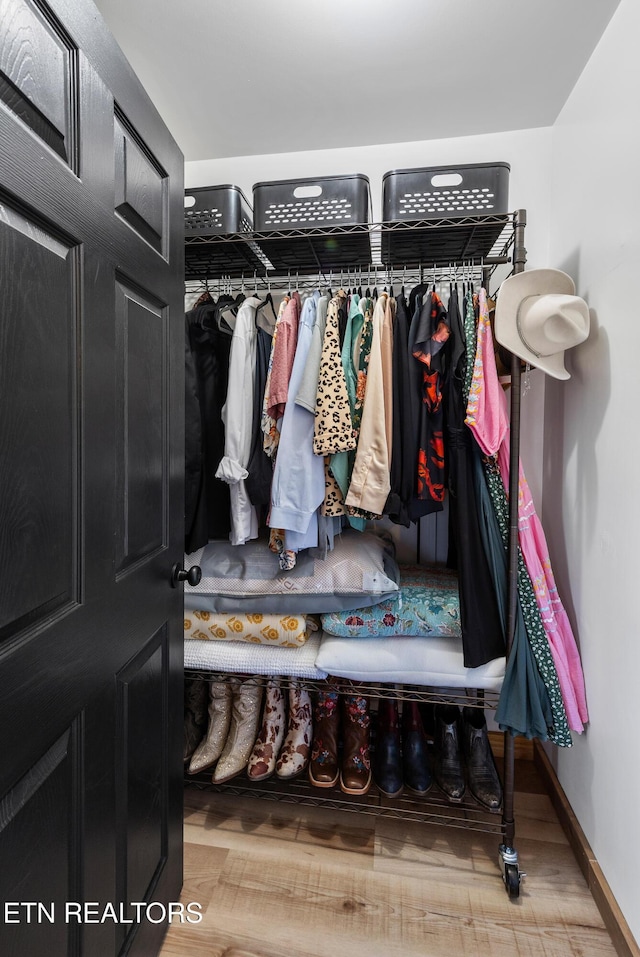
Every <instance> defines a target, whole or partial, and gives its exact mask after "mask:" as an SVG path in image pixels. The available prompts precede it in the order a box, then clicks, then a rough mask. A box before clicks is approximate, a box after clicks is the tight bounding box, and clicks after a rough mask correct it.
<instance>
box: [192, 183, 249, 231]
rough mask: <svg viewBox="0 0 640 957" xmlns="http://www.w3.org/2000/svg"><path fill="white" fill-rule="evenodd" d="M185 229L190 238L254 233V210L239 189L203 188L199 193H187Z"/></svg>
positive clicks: (230, 187)
mask: <svg viewBox="0 0 640 957" xmlns="http://www.w3.org/2000/svg"><path fill="white" fill-rule="evenodd" d="M184 229H185V233H186V235H187V236H197V235H201V236H208V235H209V236H210V235H212V234H214V235H215V234H216V233H248V232H251V231H252V229H253V216H252V212H251V206H250V205H249V201H248V200H247V197H246V196H245V195H244V193H243V192H242V190H241V189H240V188H239V187H238V186H228V185H224V186H199V187H198V188H197V189H186V190H185V192H184Z"/></svg>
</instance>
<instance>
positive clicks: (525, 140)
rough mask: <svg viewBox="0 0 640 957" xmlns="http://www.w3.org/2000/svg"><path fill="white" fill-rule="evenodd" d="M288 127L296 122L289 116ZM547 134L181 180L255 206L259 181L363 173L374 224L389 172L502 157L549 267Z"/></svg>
mask: <svg viewBox="0 0 640 957" xmlns="http://www.w3.org/2000/svg"><path fill="white" fill-rule="evenodd" d="M292 125H293V126H295V121H294V120H293V121H292ZM551 136H552V131H551V128H550V127H544V128H540V129H532V130H516V131H511V132H507V133H488V134H484V135H482V136H463V137H458V138H456V139H443V140H428V141H423V142H415V143H397V144H384V145H379V146H364V147H349V148H344V149H328V150H312V151H307V152H292V153H272V154H269V155H262V156H236V157H230V158H223V159H215V160H198V161H196V162H189V163H186V164H185V185H186V187H187V188H193V187H196V186H215V185H218V184H221V183H232V184H233V185H235V186H239V187H240V188H241V189H242V190H243V192H244V193H245V195H246V196H247V198H248V200H249V202H250V203H252V191H253V184H254V183H258V182H261V181H263V180H267V181H269V180H278V179H298V178H304V177H312V176H331V175H340V174H343V173H363V174H364V175H365V176H368V177H369V180H370V183H371V200H372V207H373V221H374V222H379V221H380V219H381V218H382V177H383V175H384V173H386V172H388V171H389V170H393V169H411V168H413V167H422V166H439V165H449V164H451V165H453V164H454V163H494V162H507V163H510V164H511V175H510V179H509V209H510V210H513V209H520V208H524V209H526V210H527V214H528V226H527V230H526V245H527V251H528V257H529V258H528V265H529V266H530V267H534V266H547V265H549V262H548V241H549V213H550V207H549V179H550V172H551ZM286 141H287V134H286V132H285V131H284V130H283V143H285V142H286ZM544 387H545V379H544V376H541V375H539V374H536V373H533V374H532V375H531V389H530V391H529V392H528V393H527V395H526V396H525V398H524V401H523V431H524V434H525V435H526V436H527V439H526V442H525V443H524V444H523V461H524V466H525V470H526V473H527V478H528V480H529V485H530V486H531V492H532V495H533V497H534V501H536V502H540V501H541V486H542V414H541V410H542V405H543V401H544Z"/></svg>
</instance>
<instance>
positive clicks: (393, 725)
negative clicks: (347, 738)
mask: <svg viewBox="0 0 640 957" xmlns="http://www.w3.org/2000/svg"><path fill="white" fill-rule="evenodd" d="M372 771H373V780H374V781H375V782H376V784H377V785H378V789H379V790H380V791H382V793H383V794H384V795H386V796H387V797H399V796H400V795H401V794H402V790H403V783H402V760H401V758H400V724H399V720H398V702H397V701H396V700H395V699H394V698H382V699H381V700H380V703H379V705H378V733H377V735H376V749H375V751H374V754H373V761H372Z"/></svg>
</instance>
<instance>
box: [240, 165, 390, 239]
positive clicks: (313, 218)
mask: <svg viewBox="0 0 640 957" xmlns="http://www.w3.org/2000/svg"><path fill="white" fill-rule="evenodd" d="M370 208H371V200H370V193H369V179H368V177H367V176H362V175H361V174H359V173H353V174H351V175H349V176H324V177H322V178H319V179H287V180H279V181H277V182H273V183H256V184H255V186H254V187H253V209H254V222H255V228H256V231H257V232H267V231H269V230H284V229H304V228H305V227H323V226H327V227H331V226H352V225H354V224H357V223H368V222H369V210H370Z"/></svg>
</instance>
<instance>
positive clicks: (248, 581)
mask: <svg viewBox="0 0 640 957" xmlns="http://www.w3.org/2000/svg"><path fill="white" fill-rule="evenodd" d="M192 565H199V566H200V568H201V569H202V580H201V582H200V584H199V585H196V587H195V588H192V587H190V586H189V585H186V586H185V591H184V606H185V609H187V610H197V611H216V612H251V611H253V612H259V613H261V614H284V613H286V612H291V613H298V614H319V613H320V612H331V611H343V610H345V609H351V608H359V607H361V606H362V605H375V604H377V603H378V602H381V601H385V600H387V599H389V598H391V597H393V596H394V595H395V594H397V591H398V585H399V582H400V572H399V569H398V565H397V563H396V560H395V558H394V557H393V545H392V544H391V543H390V542H389V541H386V540H384V539H382V538H381V537H380V536H378V535H374V534H373V533H372V532H357V531H355V530H353V529H347V530H345V531H344V532H343V533H342V534H341V535H339V536H338V537H336V540H335V547H334V549H333V551H331V552H329V553H328V555H327V557H326V559H324V561H319V560H318V559H314V558H313V557H312V556H311V555H310V554H309V552H303V553H301V554H300V555H299V557H298V563H297V564H296V567H295V568H294V569H292V570H291V571H288V572H282V571H280V568H279V565H278V556H277V555H275V554H274V553H273V552H270V551H269V548H268V546H267V543H266V542H248V543H247V544H246V545H230V544H228V543H227V542H210V543H209V544H208V545H205V547H204V548H201V549H199V550H198V551H197V552H193V553H192V554H191V555H187V556H186V557H185V567H186V568H190V567H191V566H192Z"/></svg>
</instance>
